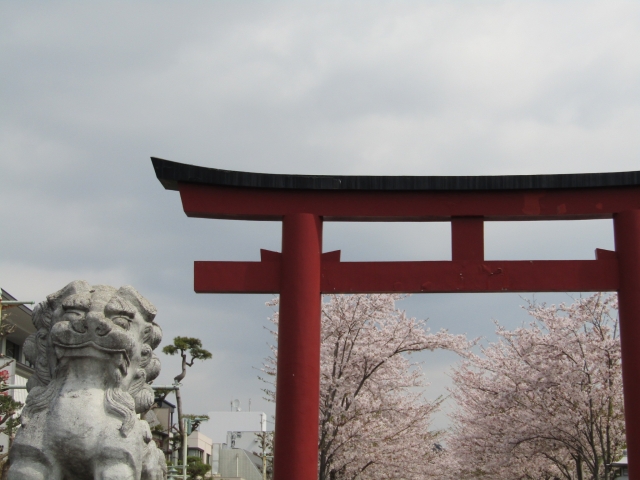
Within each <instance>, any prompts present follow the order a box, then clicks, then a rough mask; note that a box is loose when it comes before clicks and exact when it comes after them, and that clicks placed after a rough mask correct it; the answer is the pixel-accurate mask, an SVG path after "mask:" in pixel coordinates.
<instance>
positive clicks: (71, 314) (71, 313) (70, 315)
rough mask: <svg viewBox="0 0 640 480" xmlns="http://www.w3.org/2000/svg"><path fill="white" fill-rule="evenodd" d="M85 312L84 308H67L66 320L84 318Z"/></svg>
mask: <svg viewBox="0 0 640 480" xmlns="http://www.w3.org/2000/svg"><path fill="white" fill-rule="evenodd" d="M84 313H85V312H83V311H82V310H67V311H65V312H64V316H63V318H64V320H79V319H81V318H84Z"/></svg>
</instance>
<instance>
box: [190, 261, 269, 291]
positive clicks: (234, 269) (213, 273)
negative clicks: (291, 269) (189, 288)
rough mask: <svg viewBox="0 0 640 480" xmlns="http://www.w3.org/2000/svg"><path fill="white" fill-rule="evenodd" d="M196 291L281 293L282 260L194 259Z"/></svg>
mask: <svg viewBox="0 0 640 480" xmlns="http://www.w3.org/2000/svg"><path fill="white" fill-rule="evenodd" d="M193 267H194V268H193V273H194V275H193V288H194V290H195V292H196V293H277V292H279V291H280V262H194V265H193Z"/></svg>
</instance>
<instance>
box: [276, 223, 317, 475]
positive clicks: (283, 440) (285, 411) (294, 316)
mask: <svg viewBox="0 0 640 480" xmlns="http://www.w3.org/2000/svg"><path fill="white" fill-rule="evenodd" d="M321 252H322V222H321V220H320V218H319V217H317V216H315V215H311V214H306V213H303V214H293V215H285V217H284V219H283V224H282V277H281V288H280V292H281V293H280V317H279V318H280V321H279V325H278V365H277V369H278V374H277V380H276V382H277V383H276V433H275V451H274V479H275V480H294V479H295V480H317V478H318V411H319V409H320V400H319V398H320V271H321V260H320V257H321Z"/></svg>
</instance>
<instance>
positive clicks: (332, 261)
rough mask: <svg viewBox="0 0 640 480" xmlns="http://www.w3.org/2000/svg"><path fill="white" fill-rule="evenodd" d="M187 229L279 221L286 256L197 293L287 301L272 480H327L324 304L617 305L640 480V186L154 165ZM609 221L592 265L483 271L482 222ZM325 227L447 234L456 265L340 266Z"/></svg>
mask: <svg viewBox="0 0 640 480" xmlns="http://www.w3.org/2000/svg"><path fill="white" fill-rule="evenodd" d="M152 161H153V166H154V169H155V171H156V176H157V177H158V179H159V180H160V182H161V183H162V184H163V186H164V187H165V188H166V189H168V190H178V191H179V192H180V196H181V199H182V205H183V207H184V211H185V213H186V214H187V215H188V216H190V217H200V218H218V219H238V220H272V221H282V253H277V252H269V251H266V250H262V251H261V261H260V262H220V261H217V262H207V261H204V262H195V271H194V284H195V291H196V292H197V293H279V294H280V324H279V328H278V364H277V383H276V395H277V397H276V436H275V451H274V455H275V458H274V478H275V480H317V478H318V415H319V387H320V302H321V294H323V293H396V292H405V293H468V292H475V293H480V292H486V293H489V292H564V291H566V292H598V291H617V292H618V294H619V315H620V336H621V344H622V371H623V383H624V405H625V423H626V434H627V450H628V459H629V478H630V479H631V480H640V407H639V405H640V172H620V173H592V174H575V175H573V174H570V175H523V176H514V175H510V176H484V177H374V176H305V175H273V174H258V173H245V172H233V171H227V170H218V169H214V168H204V167H198V166H192V165H186V164H181V163H176V162H170V161H167V160H162V159H158V158H152ZM585 219H613V223H614V234H615V248H616V251H615V252H611V251H607V250H600V249H598V250H596V259H595V260H554V261H547V260H530V261H528V260H525V261H500V260H491V261H485V259H484V222H485V221H529V220H585ZM325 221H380V222H394V221H395V222H408V221H410V222H435V221H438V222H450V223H451V242H452V254H451V261H430V262H341V261H340V252H339V251H337V252H328V253H322V223H323V222H325Z"/></svg>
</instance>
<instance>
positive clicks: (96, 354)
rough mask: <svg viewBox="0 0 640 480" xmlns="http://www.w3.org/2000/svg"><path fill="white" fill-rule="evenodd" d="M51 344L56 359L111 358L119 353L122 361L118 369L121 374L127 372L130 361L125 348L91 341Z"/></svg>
mask: <svg viewBox="0 0 640 480" xmlns="http://www.w3.org/2000/svg"><path fill="white" fill-rule="evenodd" d="M53 346H54V347H55V351H56V357H57V358H58V359H60V358H62V357H76V358H78V357H93V358H103V359H105V360H112V359H113V358H114V356H116V355H121V358H122V361H121V362H119V364H118V369H119V370H120V372H121V373H122V374H123V375H126V374H127V370H128V368H129V365H130V363H131V360H130V359H129V355H128V354H127V352H126V350H124V349H122V348H107V347H103V346H102V345H98V344H97V343H95V342H92V341H89V342H84V343H79V344H77V345H65V344H62V343H57V342H55V343H54V344H53Z"/></svg>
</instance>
